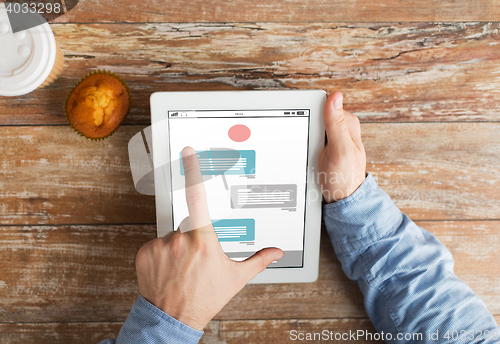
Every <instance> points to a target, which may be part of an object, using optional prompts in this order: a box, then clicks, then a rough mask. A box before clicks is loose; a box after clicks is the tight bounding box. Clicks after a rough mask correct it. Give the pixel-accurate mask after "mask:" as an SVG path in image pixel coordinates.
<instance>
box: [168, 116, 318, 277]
mask: <svg viewBox="0 0 500 344" xmlns="http://www.w3.org/2000/svg"><path fill="white" fill-rule="evenodd" d="M309 115H310V110H309V109H283V110H207V111H200V110H196V111H194V110H172V111H169V112H168V118H169V119H168V120H169V138H170V139H169V140H170V159H171V164H170V169H171V171H170V173H171V174H170V175H171V184H172V185H171V190H172V213H173V214H174V215H173V222H174V223H173V228H175V229H177V228H178V226H179V224H180V222H181V221H182V220H183V219H184V218H185V217H187V216H188V209H187V205H186V198H185V191H184V189H183V188H184V170H183V167H182V162H181V151H182V149H183V148H184V147H186V146H191V147H193V148H194V149H195V151H196V152H197V155H198V158H199V161H200V168H201V172H202V175H203V179H204V183H205V189H206V194H207V201H208V207H209V212H210V217H211V219H212V223H213V226H214V229H215V231H216V233H217V236H218V238H219V242H220V244H221V247H222V249H223V250H224V252H225V253H226V255H227V256H228V257H229V258H231V259H234V260H243V259H245V258H248V257H250V256H251V255H252V254H254V253H255V252H256V251H258V250H260V249H262V248H265V247H279V248H281V249H282V250H283V251H284V252H285V254H284V256H283V258H282V259H281V260H280V261H278V262H276V263H273V264H271V265H270V266H269V268H273V267H280V268H283V267H302V266H303V253H304V234H305V233H304V229H305V206H306V177H307V164H308V138H309Z"/></svg>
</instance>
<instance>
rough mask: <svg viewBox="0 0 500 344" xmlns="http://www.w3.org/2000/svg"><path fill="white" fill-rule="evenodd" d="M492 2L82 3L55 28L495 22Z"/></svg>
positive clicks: (234, 0) (225, 0)
mask: <svg viewBox="0 0 500 344" xmlns="http://www.w3.org/2000/svg"><path fill="white" fill-rule="evenodd" d="M498 20H500V10H499V8H498V3H497V2H496V1H495V0H475V1H466V0H455V1H453V0H445V1H440V0H421V1H411V0H403V1H401V0H383V1H377V2H374V1H369V0H306V1H304V0H281V1H272V0H259V1H245V0H218V1H216V0H192V1H182V0H172V1H169V2H168V3H165V2H163V1H161V0H146V1H141V2H135V1H132V0H127V1H123V2H120V5H119V7H117V5H116V3H114V2H112V1H109V0H108V1H102V0H100V1H99V0H86V1H81V2H80V3H79V4H78V6H77V7H76V8H75V9H73V10H72V11H71V12H69V13H68V14H67V15H65V16H63V17H60V18H59V19H57V21H59V22H256V21H266V22H331V21H356V22H370V21H398V22H401V21H498Z"/></svg>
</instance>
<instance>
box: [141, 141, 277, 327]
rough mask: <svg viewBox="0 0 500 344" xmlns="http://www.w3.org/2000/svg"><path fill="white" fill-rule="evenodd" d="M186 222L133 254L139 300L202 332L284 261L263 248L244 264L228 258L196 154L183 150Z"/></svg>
mask: <svg viewBox="0 0 500 344" xmlns="http://www.w3.org/2000/svg"><path fill="white" fill-rule="evenodd" d="M182 162H183V165H184V171H185V177H186V201H187V206H188V210H189V218H188V221H186V219H185V220H184V221H183V222H182V223H181V225H180V230H177V231H174V232H171V233H169V234H167V235H165V236H164V237H163V238H158V239H155V240H152V241H150V242H148V243H147V244H145V245H144V246H143V247H142V248H141V249H140V250H139V252H138V253H137V257H136V263H135V265H136V270H137V280H138V284H139V291H140V293H141V295H142V296H143V297H144V298H145V299H146V300H148V301H149V302H151V303H152V304H153V305H155V306H156V307H158V308H160V309H161V310H163V311H164V312H165V313H167V314H168V315H170V316H172V317H174V318H176V319H177V320H179V321H181V322H183V323H185V324H186V325H189V326H191V327H192V328H194V329H197V330H200V331H201V330H203V328H204V327H205V326H206V325H207V324H208V322H209V321H210V320H211V319H212V318H213V317H214V316H215V315H217V313H219V312H220V310H221V309H222V308H223V307H224V306H225V305H226V304H227V303H228V302H229V300H231V299H232V298H233V296H234V295H236V294H237V293H238V292H239V291H240V290H241V289H242V288H243V287H244V286H245V284H247V282H248V281H250V280H251V279H252V278H253V277H255V276H256V275H257V274H258V273H259V272H262V271H263V270H264V269H265V268H266V267H267V266H268V265H269V264H270V263H271V262H273V261H276V260H279V259H281V258H282V257H283V251H282V250H280V249H278V248H265V249H263V250H260V251H259V252H257V253H255V254H254V255H253V256H252V257H250V258H248V259H246V260H245V261H242V262H235V261H233V260H231V259H229V258H228V257H227V256H226V255H225V254H224V252H223V251H222V248H221V246H220V244H219V241H218V239H217V234H216V233H215V230H214V228H213V226H212V222H211V221H210V216H209V213H208V206H207V200H206V195H205V187H204V185H203V179H202V177H201V172H200V165H199V161H198V157H197V156H196V153H195V151H194V150H193V148H191V147H186V148H184V149H183V151H182Z"/></svg>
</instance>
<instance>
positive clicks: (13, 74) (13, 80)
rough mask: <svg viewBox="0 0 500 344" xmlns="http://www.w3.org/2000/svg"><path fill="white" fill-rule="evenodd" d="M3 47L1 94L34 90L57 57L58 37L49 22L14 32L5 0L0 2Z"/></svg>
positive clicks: (48, 72)
mask: <svg viewBox="0 0 500 344" xmlns="http://www.w3.org/2000/svg"><path fill="white" fill-rule="evenodd" d="M36 15H39V14H36ZM0 47H2V48H1V49H0V96H20V95H23V94H27V93H30V92H31V91H33V90H35V89H36V88H38V86H40V85H41V84H42V83H43V82H44V81H45V79H47V77H48V76H49V74H50V72H51V71H52V67H53V66H54V62H55V60H56V49H57V48H56V40H55V38H54V34H53V33H52V29H51V28H50V26H49V24H48V23H44V24H42V25H38V26H35V27H33V28H31V29H28V30H23V31H19V32H16V33H13V30H12V28H11V26H10V22H9V17H8V15H7V10H6V8H5V3H0Z"/></svg>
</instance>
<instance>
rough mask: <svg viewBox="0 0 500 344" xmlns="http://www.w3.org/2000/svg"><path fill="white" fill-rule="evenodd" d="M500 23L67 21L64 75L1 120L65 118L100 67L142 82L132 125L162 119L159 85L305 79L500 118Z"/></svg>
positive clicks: (448, 111) (354, 97) (376, 108)
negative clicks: (80, 87) (75, 93)
mask: <svg viewBox="0 0 500 344" xmlns="http://www.w3.org/2000/svg"><path fill="white" fill-rule="evenodd" d="M471 3H472V2H471ZM85 4H86V2H84V3H82V5H85ZM499 8H500V7H499ZM499 25H500V24H499V23H484V22H481V23H442V24H433V23H407V24H395V23H372V24H366V23H364V24H363V23H319V24H318V23H300V24H279V23H250V24H249V23H233V24H196V23H186V24H167V23H158V24H155V23H144V24H92V25H91V24H86V25H76V24H55V25H52V28H53V30H54V32H55V35H56V37H57V40H58V42H59V44H60V45H61V48H62V49H63V51H64V54H65V58H66V65H65V70H64V72H63V75H62V77H61V78H59V80H57V81H56V83H55V84H53V85H52V86H50V87H48V88H46V89H40V90H36V91H34V92H33V93H31V94H29V95H26V96H23V97H16V98H5V97H0V109H1V111H0V125H23V124H29V125H35V124H37V125H38V124H40V125H46V124H65V123H66V119H65V117H64V114H63V105H64V103H65V100H66V97H67V96H68V94H69V93H70V91H71V89H72V87H73V86H74V85H75V83H77V82H78V80H79V79H80V78H81V77H82V76H83V75H85V74H86V73H87V72H89V71H91V70H94V69H98V68H104V69H108V70H112V71H113V72H115V73H117V74H119V75H120V76H121V77H122V78H123V79H125V81H126V82H127V83H128V85H129V86H130V88H131V90H132V109H131V111H130V113H129V115H128V118H127V119H126V123H129V124H148V123H149V122H150V112H149V96H150V95H151V93H152V92H155V91H185V90H222V89H224V90H236V89H295V88H297V89H313V88H319V89H325V90H326V91H328V92H331V91H334V90H342V91H343V92H344V94H345V101H346V108H349V109H350V110H352V111H353V112H355V113H356V114H357V115H358V116H360V118H361V120H362V121H377V122H387V121H398V122H401V121H412V122H414V121H418V122H419V121H499V120H500V105H499V102H498V101H497V99H498V97H499V96H500V33H499V31H498V28H499Z"/></svg>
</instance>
